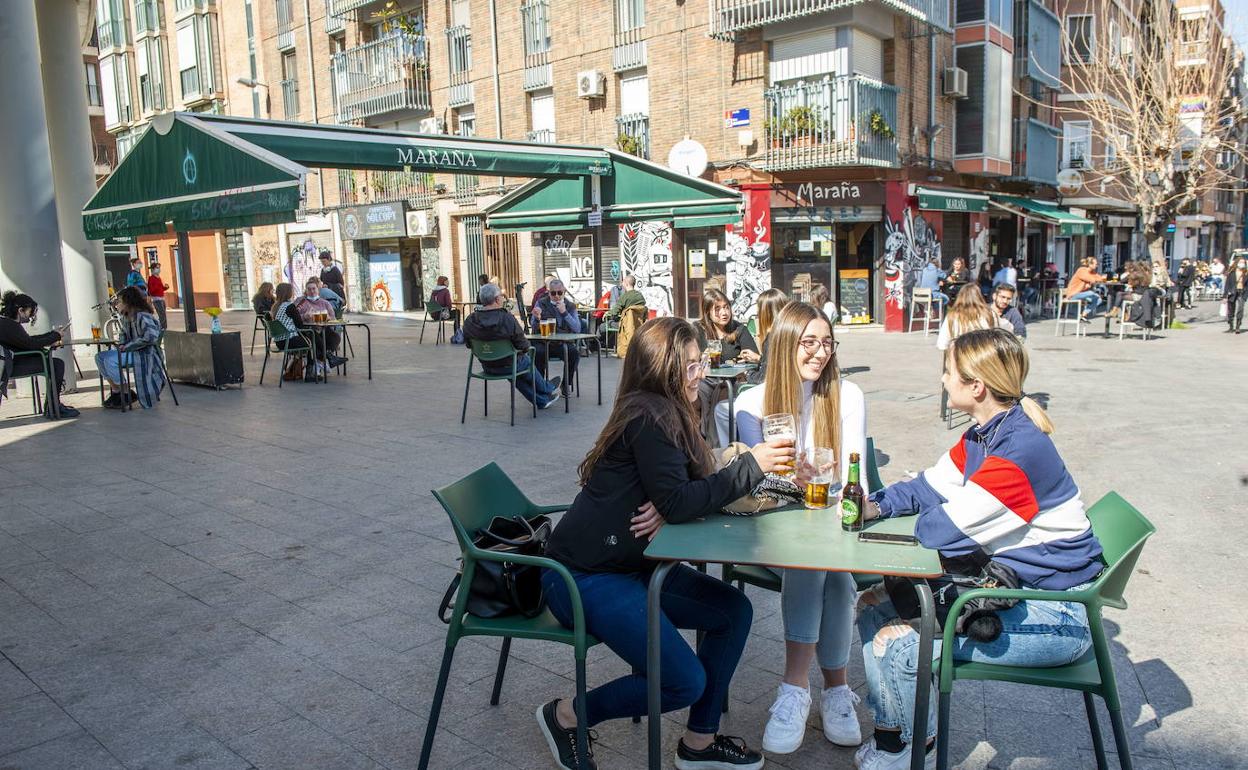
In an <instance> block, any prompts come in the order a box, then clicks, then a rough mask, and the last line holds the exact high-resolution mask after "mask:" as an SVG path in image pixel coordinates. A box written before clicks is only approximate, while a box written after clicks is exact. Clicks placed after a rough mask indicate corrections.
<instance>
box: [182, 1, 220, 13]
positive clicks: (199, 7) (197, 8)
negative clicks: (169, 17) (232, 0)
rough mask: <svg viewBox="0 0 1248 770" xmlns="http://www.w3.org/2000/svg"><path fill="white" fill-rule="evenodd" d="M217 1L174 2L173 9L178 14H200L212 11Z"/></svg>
mask: <svg viewBox="0 0 1248 770" xmlns="http://www.w3.org/2000/svg"><path fill="white" fill-rule="evenodd" d="M216 5H217V0H174V4H173V9H174V11H175V12H176V13H187V12H199V13H203V12H206V11H209V10H212V9H213V8H215V7H216Z"/></svg>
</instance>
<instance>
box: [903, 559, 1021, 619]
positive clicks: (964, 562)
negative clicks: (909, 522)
mask: <svg viewBox="0 0 1248 770" xmlns="http://www.w3.org/2000/svg"><path fill="white" fill-rule="evenodd" d="M940 563H941V566H942V567H943V568H944V570H945V574H944V575H942V576H941V577H938V578H930V579H928V581H927V584H928V586H929V587H930V588H931V589H932V600H933V602H934V603H935V609H936V628H937V630H936V633H937V634H939V633H940V629H942V628H944V627H945V623H946V621H948V619H949V610H951V609H953V603H954V601H955V600H956V599H957V598H958V596H959V595H960V594H962V593H964V592H966V591H970V590H973V589H976V588H1021V587H1022V583H1021V582H1020V581H1019V579H1018V575H1017V574H1016V573H1015V572H1014V570H1013V569H1012V568H1010V567H1008V566H1006V565H1005V564H1002V563H1001V562H999V561H994V560H992V559H991V558H990V557H989V556H988V554H986V553H984V551H983V550H982V549H980V550H978V551H975V552H973V553H970V554H967V555H966V556H963V557H958V558H954V559H946V558H945V557H944V556H942V557H941V558H940ZM884 588H885V590H886V591H888V598H889V600H890V601H891V602H892V603H893V608H894V609H896V610H897V615H898V617H900V618H901V619H902V620H917V619H918V618H919V617H920V614H921V613H920V610H919V597H918V593H917V592H916V591H915V590H914V585H913V584H912V583H911V582H910V581H909V580H906V579H904V578H897V577H891V576H885V578H884ZM1016 604H1018V600H1017V599H997V598H979V599H971V600H970V601H968V602H967V603H966V604H964V605H962V610H961V612H959V613H958V617H957V618H955V619H954V621H953V622H954V632H955V633H956V634H958V636H967V637H970V638H971V639H974V640H975V641H977V642H991V641H994V640H995V639H996V638H997V637H999V636H1001V630H1002V629H1001V618H999V617H997V612H999V611H1001V610H1008V609H1010V608H1011V607H1013V606H1014V605H1016Z"/></svg>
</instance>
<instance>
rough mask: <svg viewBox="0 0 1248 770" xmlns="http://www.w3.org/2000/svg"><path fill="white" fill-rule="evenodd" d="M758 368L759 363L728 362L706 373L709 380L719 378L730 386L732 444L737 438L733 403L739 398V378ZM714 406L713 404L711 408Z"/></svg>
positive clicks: (729, 433)
mask: <svg viewBox="0 0 1248 770" xmlns="http://www.w3.org/2000/svg"><path fill="white" fill-rule="evenodd" d="M756 369H758V364H728V365H727V366H717V367H715V368H714V369H712V370H710V371H709V372H707V373H706V378H707V379H708V380H719V381H721V382H723V383H725V384H727V386H728V443H730V444H731V443H732V442H734V441H736V440H737V415H736V414H735V413H734V412H733V405H734V404H735V403H736V400H737V378H738V377H740V376H741V375H743V374H749V373H750V372H752V371H755V370H756ZM714 408H715V407H714V405H712V406H711V409H712V410H713V409H714Z"/></svg>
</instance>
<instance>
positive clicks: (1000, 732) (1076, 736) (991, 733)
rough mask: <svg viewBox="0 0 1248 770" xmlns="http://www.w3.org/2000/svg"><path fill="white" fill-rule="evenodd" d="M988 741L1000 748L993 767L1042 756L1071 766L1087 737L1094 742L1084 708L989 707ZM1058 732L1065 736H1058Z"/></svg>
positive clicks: (1088, 743)
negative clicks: (1065, 710) (1070, 710)
mask: <svg viewBox="0 0 1248 770" xmlns="http://www.w3.org/2000/svg"><path fill="white" fill-rule="evenodd" d="M987 716H988V719H987V722H988V742H989V744H990V745H991V746H992V748H993V749H994V750H995V751H996V754H995V756H994V757H993V760H992V766H993V767H1010V766H1012V763H1013V762H1014V761H1015V760H1018V759H1023V758H1039V759H1044V760H1046V761H1059V762H1062V763H1066V765H1067V766H1072V765H1075V764H1076V763H1077V762H1078V756H1079V749H1080V748H1084V741H1085V740H1086V741H1087V746H1088V747H1090V746H1091V742H1090V739H1084V738H1083V736H1086V735H1087V734H1088V727H1087V721H1086V719H1085V718H1084V717H1083V714H1082V712H1081V711H1076V712H1074V713H1072V714H1044V713H1040V712H1034V711H1018V710H1016V709H1015V710H1010V711H1002V710H997V709H996V708H995V707H990V708H989V709H988V714H987ZM1055 736H1064V737H1063V739H1062V740H1054V737H1055Z"/></svg>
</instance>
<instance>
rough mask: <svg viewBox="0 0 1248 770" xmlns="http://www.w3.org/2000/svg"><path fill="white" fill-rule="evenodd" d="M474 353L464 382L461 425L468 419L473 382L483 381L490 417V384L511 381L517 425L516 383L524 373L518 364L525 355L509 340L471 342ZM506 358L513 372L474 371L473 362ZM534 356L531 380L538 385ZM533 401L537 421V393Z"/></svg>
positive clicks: (469, 356) (512, 415) (469, 357)
mask: <svg viewBox="0 0 1248 770" xmlns="http://www.w3.org/2000/svg"><path fill="white" fill-rule="evenodd" d="M468 343H469V345H470V346H471V347H472V352H470V353H469V354H468V378H467V379H466V380H464V408H463V411H461V412H460V415H459V424H460V425H463V424H464V421H465V420H467V419H468V388H469V387H470V386H471V385H472V381H473V380H481V382H482V387H483V388H484V399H483V400H484V404H485V416H486V417H489V416H490V382H491V381H493V380H509V381H510V382H511V424H512V426H515V424H516V381H517V380H518V379H519V378H520V375H521V374H522V373H523V372H524V370H523V369H520V370H517V368H516V364H517V363H518V362H519V360H520V356H521V355H523V354H522V353H520V351H518V350H516V346H515V345H512V344H511V342H510V341H508V340H469V341H468ZM505 358H510V359H511V371H510V372H507V373H506V374H490V373H489V372H487V371H485V370H484V367H483V368H482V370H481V371H479V372H474V371H472V362H473V361H476V360H480V361H481V363H482V364H483V365H484V364H485V363H486V362H487V361H502V360H503V359H505ZM534 372H535V369H534V361H533V356H529V378H530V379H531V380H532V381H533V384H534V386H535V390H536V385H537V377H536V376H534ZM534 396H535V397H534V399H533V418H534V419H537V399H536V393H535V394H534Z"/></svg>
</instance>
